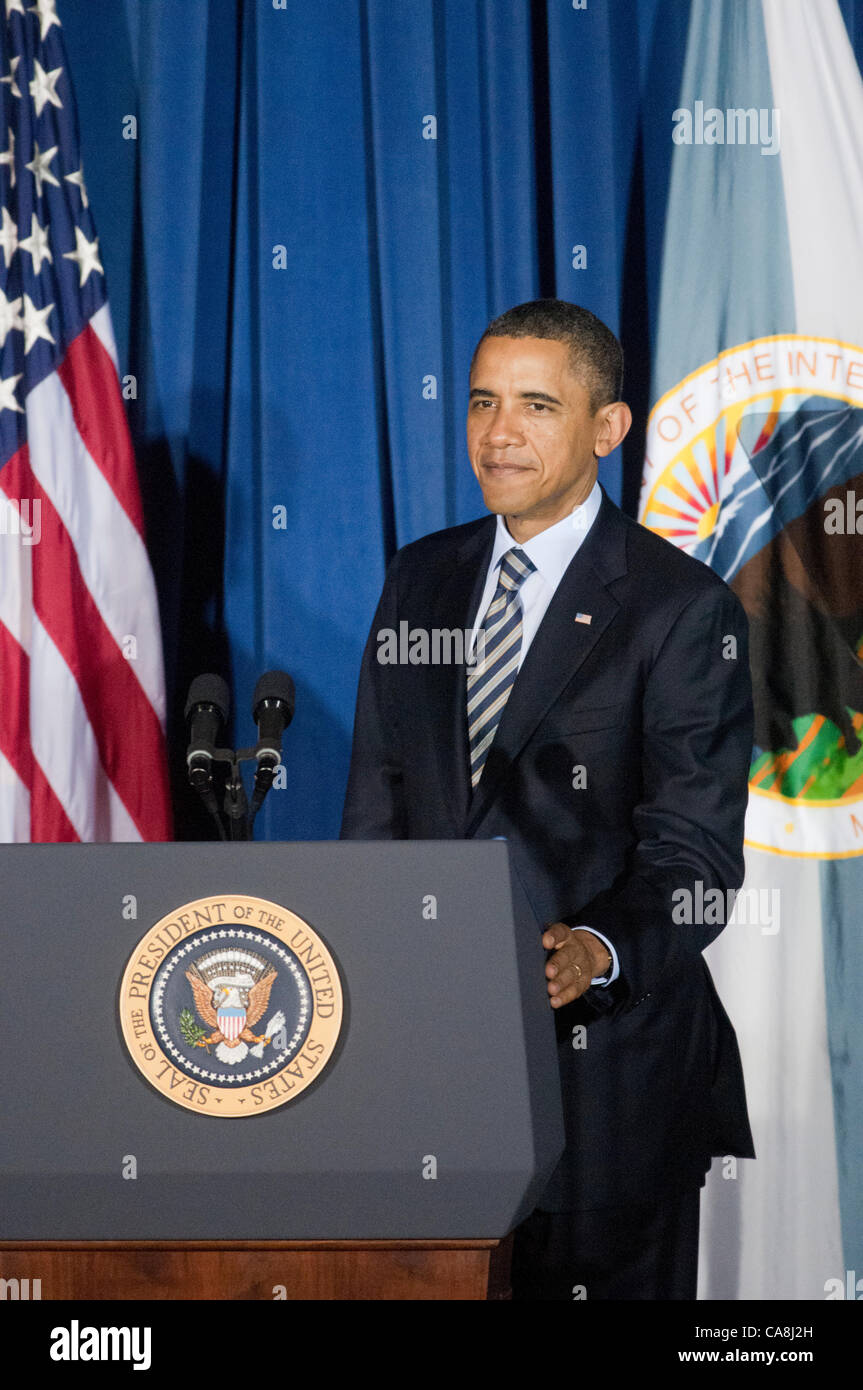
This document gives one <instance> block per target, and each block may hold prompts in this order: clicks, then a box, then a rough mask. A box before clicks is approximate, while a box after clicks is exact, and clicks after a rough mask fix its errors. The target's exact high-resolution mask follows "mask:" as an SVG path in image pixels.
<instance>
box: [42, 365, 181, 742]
mask: <svg viewBox="0 0 863 1390" xmlns="http://www.w3.org/2000/svg"><path fill="white" fill-rule="evenodd" d="M27 428H28V436H29V445H30V465H31V467H32V469H33V472H34V473H35V475H36V477H37V478H38V480H39V482H40V483H41V484H42V487H43V488H44V489H45V491H46V493H47V494H48V496H49V497H50V498H51V501H52V502H53V504H54V506H55V507H56V509H57V511H58V513H59V515H60V517H61V519H62V521H63V524H64V526H65V527H66V530H67V531H68V532H69V536H70V538H71V540H72V544H73V546H74V547H75V551H76V553H77V556H78V564H79V566H80V568H81V574H82V576H83V578H84V582H85V584H86V585H87V588H88V589H89V590H90V593H91V594H92V596H93V599H94V601H95V603H96V605H97V607H98V609H99V611H100V613H101V615H102V619H103V621H104V622H105V625H106V626H107V628H108V630H109V632H110V633H111V635H112V636H113V638H114V640H115V642H116V643H117V644H118V646H120V645H122V643H123V640H124V639H125V638H127V637H130V636H131V637H134V638H135V640H136V643H137V655H136V658H135V660H134V661H130V663H129V665H130V667H131V669H132V671H133V672H134V674H135V675H136V676H137V677H138V680H139V681H140V683H141V685H142V687H143V689H144V691H145V693H146V695H147V698H148V699H149V701H150V704H151V705H152V706H153V708H154V709H155V711H156V714H157V716H158V718H159V720H160V722H161V723H162V725H163V726H164V722H165V697H164V688H163V677H162V637H161V633H160V631H159V625H158V622H157V620H156V613H157V611H158V610H157V604H156V590H155V584H154V582H153V575H152V571H151V569H150V562H149V559H148V557H147V552H146V549H145V547H144V543H143V541H142V539H141V537H140V535H139V533H138V531H137V530H136V529H135V527H134V526H133V525H132V522H131V521H130V520H129V518H128V516H127V515H126V513H125V511H124V510H123V508H122V507H121V506H120V504H119V502H118V501H117V498H116V496H115V494H114V492H113V490H112V489H111V486H110V484H109V483H108V481H107V479H106V478H105V475H104V474H103V473H102V471H101V470H100V469H99V468H98V467H97V465H96V463H95V462H94V460H93V459H92V457H91V456H90V454H89V453H88V451H87V449H86V448H85V446H84V442H83V440H82V439H81V436H80V435H79V434H78V431H77V429H76V428H75V420H74V416H73V414H72V405H71V402H70V400H69V397H68V396H67V394H66V391H65V389H64V387H63V384H62V382H61V381H60V378H59V377H58V376H57V375H56V373H54V372H52V373H51V374H50V375H49V376H47V377H46V378H45V380H44V381H42V382H40V383H39V385H38V386H36V387H34V389H33V390H32V391H31V392H30V395H29V396H28V398H27Z"/></svg>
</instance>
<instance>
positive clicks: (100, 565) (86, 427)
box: [0, 0, 171, 841]
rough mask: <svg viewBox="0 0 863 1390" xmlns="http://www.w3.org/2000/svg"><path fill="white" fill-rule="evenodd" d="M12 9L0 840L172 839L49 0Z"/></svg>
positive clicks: (141, 606)
mask: <svg viewBox="0 0 863 1390" xmlns="http://www.w3.org/2000/svg"><path fill="white" fill-rule="evenodd" d="M4 3H5V16H3V15H2V13H0V34H2V57H0V194H2V207H1V208H0V217H2V226H0V840H2V841H22V840H24V841H26V840H33V841H57V840H164V839H168V838H170V833H171V832H170V803H169V795H168V779H167V767H166V759H165V745H164V733H163V730H164V718H165V694H164V678H163V670H162V646H161V635H160V630H159V620H158V609H157V601H156V593H155V587H154V583H153V575H152V571H151V569H150V563H149V559H148V557H147V552H146V549H145V545H144V536H143V525H142V512H141V499H140V494H139V491H138V482H137V477H136V472H135V459H134V455H133V453H132V447H131V441H130V438H129V431H128V426H127V423H126V417H125V414H124V407H123V402H122V396H121V389H120V381H119V377H118V371H117V352H116V347H115V344H114V336H113V331H112V328H111V318H110V313H109V310H108V300H107V294H106V290H105V276H104V271H103V268H102V263H101V259H100V253H99V241H98V237H97V236H96V230H95V227H94V224H93V218H92V215H91V213H90V209H89V204H88V199H87V189H86V185H85V182H84V173H83V169H82V165H81V156H80V150H79V140H78V121H77V114H76V111H75V101H74V95H73V92H72V84H71V79H70V75H69V69H68V66H67V62H66V53H65V48H64V45H63V38H62V29H61V24H60V19H59V17H58V15H57V10H56V4H55V0H36V2H35V3H32V4H30V3H27V2H26V0H4Z"/></svg>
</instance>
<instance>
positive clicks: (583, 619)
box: [575, 613, 593, 627]
mask: <svg viewBox="0 0 863 1390" xmlns="http://www.w3.org/2000/svg"><path fill="white" fill-rule="evenodd" d="M575 621H576V622H577V623H584V624H585V626H586V627H590V624H591V623H592V621H593V614H592V613H576V615H575Z"/></svg>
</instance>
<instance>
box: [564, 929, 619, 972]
mask: <svg viewBox="0 0 863 1390" xmlns="http://www.w3.org/2000/svg"><path fill="white" fill-rule="evenodd" d="M570 931H589V932H590V934H591V936H595V937H596V939H597V940H598V941H601V942H602V944H603V946H605V947H606V948H607V950H608V954H609V955H610V956H611V966H610V968H609V970H608V973H607V974H606V975H597V977H596V979H595V980H591V982H590V983H591V984H592V985H613V984H614V982H615V980H616V979H617V977H618V975H619V974H620V961H619V960H618V959H617V952H616V951H615V949H614V947H613V946H612V944H611V942H610V941H609V939H608V937H607V936H603V934H602V932H601V931H596V929H595V928H594V927H589V926H587V924H586V923H585V924H583V925H582V926H579V927H570Z"/></svg>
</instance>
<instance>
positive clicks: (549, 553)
mask: <svg viewBox="0 0 863 1390" xmlns="http://www.w3.org/2000/svg"><path fill="white" fill-rule="evenodd" d="M601 505H602V488H601V487H600V486H599V482H598V481H597V482H595V483H594V485H593V487H592V488H591V491H590V494H589V496H588V497H586V498H585V500H584V501H583V502H582V504H581V506H580V507H573V509H572V511H571V512H570V513H569V515H568V516H565V517H563V518H562V520H560V521H556V522H555V523H554V525H553V526H549V527H547V528H546V530H545V531H540V533H539V535H538V536H534V537H533V539H532V540H529V541H524V542H523V543H522V544H521V545H519V543H518V541H515V540H513V538H512V536H511V535H510V534H509V531H508V530H507V529H506V522H505V521H504V519H503V517H502V516H501V515H500V514H498V518H497V528H496V530H495V537H494V548H493V550H492V554H491V563H492V567H494V566H496V565H497V564H498V563H499V562H500V561H501V560H502V558H503V556H504V555H505V554H506V552H507V551H508V550H513V549H516V548H517V549H518V550H523V551H524V553H525V555H527V556H528V558H529V559H530V560H531V562H532V563H533V564H534V565H535V566H536V568H537V570H538V571H539V573H540V574H541V575H542V577H543V579H544V580H545V582H546V583H547V584H550V585H551V586H552V588H556V587H557V585H558V584H559V583H560V581H561V579H562V578H563V576H564V574H565V573H566V570H567V569H568V568H569V565H570V563H571V561H572V559H573V557H574V556H575V554H576V553H577V551H578V550H579V548H580V546H581V544H582V542H583V540H584V538H585V536H586V535H587V533H588V531H589V530H590V528H591V526H592V525H593V523H594V521H595V520H596V518H597V516H598V515H599V509H600V507H601Z"/></svg>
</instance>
